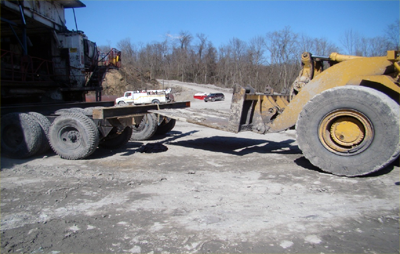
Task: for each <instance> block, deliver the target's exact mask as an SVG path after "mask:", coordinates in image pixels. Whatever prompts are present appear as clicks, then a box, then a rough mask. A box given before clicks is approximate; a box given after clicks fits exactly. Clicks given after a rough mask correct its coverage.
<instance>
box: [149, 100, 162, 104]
mask: <svg viewBox="0 0 400 254" xmlns="http://www.w3.org/2000/svg"><path fill="white" fill-rule="evenodd" d="M151 103H153V104H160V101H159V100H152V101H151Z"/></svg>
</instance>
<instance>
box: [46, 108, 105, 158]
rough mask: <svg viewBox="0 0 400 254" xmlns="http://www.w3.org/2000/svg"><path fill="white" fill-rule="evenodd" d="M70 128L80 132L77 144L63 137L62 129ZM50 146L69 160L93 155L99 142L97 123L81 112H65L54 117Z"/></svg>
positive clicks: (50, 132) (50, 133)
mask: <svg viewBox="0 0 400 254" xmlns="http://www.w3.org/2000/svg"><path fill="white" fill-rule="evenodd" d="M64 128H69V129H70V130H73V131H74V132H77V133H78V134H79V138H78V142H76V145H75V143H74V145H69V144H68V143H67V142H64V141H63V138H62V137H61V134H62V132H61V131H62V130H63V129H64ZM48 137H49V141H50V146H51V148H52V149H53V150H54V152H55V153H57V154H58V155H59V156H60V157H61V158H63V159H68V160H79V159H84V158H86V157H88V156H89V155H91V154H92V153H93V152H94V151H95V150H96V148H97V146H98V144H99V131H98V129H97V126H96V124H95V123H94V122H93V121H92V120H91V119H90V118H89V117H87V116H85V115H83V114H80V113H65V114H62V115H60V116H58V117H57V118H56V119H54V121H53V123H52V124H51V126H50V131H49V135H48Z"/></svg>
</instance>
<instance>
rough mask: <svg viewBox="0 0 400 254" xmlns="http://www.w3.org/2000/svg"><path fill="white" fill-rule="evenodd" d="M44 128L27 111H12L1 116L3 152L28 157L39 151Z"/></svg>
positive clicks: (10, 155)
mask: <svg viewBox="0 0 400 254" xmlns="http://www.w3.org/2000/svg"><path fill="white" fill-rule="evenodd" d="M42 135H43V134H42V130H41V128H40V125H39V124H38V123H37V122H36V121H35V119H34V118H33V117H32V116H30V115H28V114H25V113H10V114H7V115H5V116H3V117H2V118H1V153H2V154H3V155H6V156H8V157H11V158H26V157H29V156H32V155H34V154H35V153H37V151H39V148H40V146H41V145H42V140H43V137H42Z"/></svg>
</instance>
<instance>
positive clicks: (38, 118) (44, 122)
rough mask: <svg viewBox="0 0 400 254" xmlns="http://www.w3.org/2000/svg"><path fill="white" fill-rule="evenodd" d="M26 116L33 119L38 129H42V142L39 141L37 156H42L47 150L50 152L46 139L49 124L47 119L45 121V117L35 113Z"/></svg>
mask: <svg viewBox="0 0 400 254" xmlns="http://www.w3.org/2000/svg"><path fill="white" fill-rule="evenodd" d="M28 115H30V116H31V117H33V118H34V119H35V120H36V122H37V123H38V124H39V125H40V128H41V129H42V141H41V146H40V148H39V150H38V151H37V154H43V153H45V152H47V151H48V150H50V143H49V140H48V138H47V135H48V134H49V129H50V125H51V123H50V121H49V119H47V117H45V116H44V115H42V114H39V113H37V112H29V113H28Z"/></svg>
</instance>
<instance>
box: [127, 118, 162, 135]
mask: <svg viewBox="0 0 400 254" xmlns="http://www.w3.org/2000/svg"><path fill="white" fill-rule="evenodd" d="M131 127H132V136H131V140H136V141H140V140H147V139H149V138H151V137H153V135H154V134H155V133H156V131H157V116H156V115H155V114H153V113H150V114H146V115H145V116H144V117H143V119H142V121H141V122H140V124H138V125H132V126H131Z"/></svg>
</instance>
